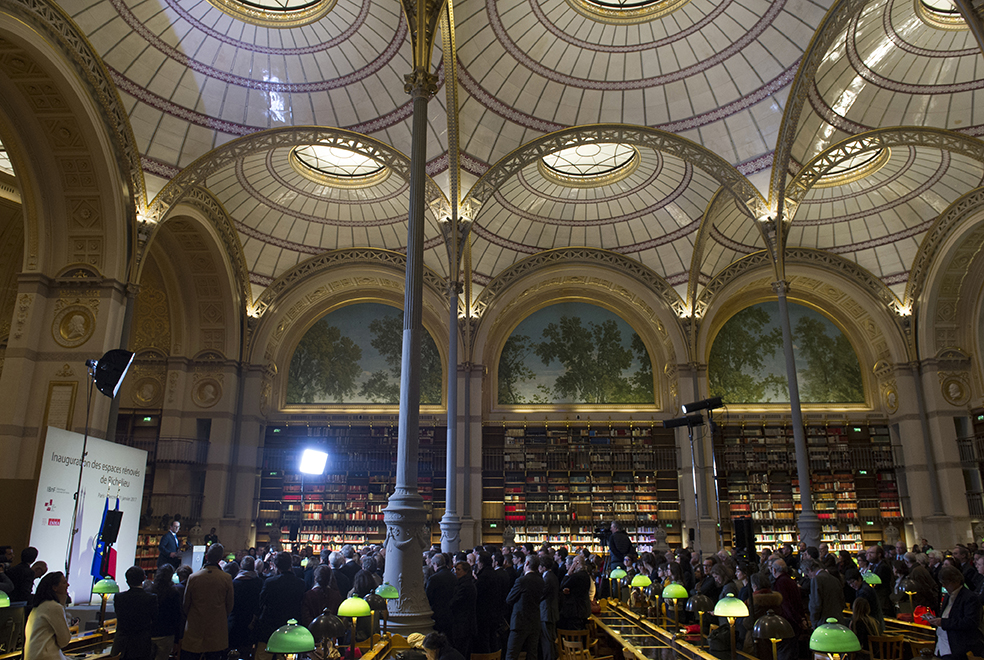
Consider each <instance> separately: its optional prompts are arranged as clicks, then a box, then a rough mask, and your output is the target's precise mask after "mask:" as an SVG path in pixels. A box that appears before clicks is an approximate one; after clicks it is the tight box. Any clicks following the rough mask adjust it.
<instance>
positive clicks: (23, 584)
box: [7, 546, 38, 614]
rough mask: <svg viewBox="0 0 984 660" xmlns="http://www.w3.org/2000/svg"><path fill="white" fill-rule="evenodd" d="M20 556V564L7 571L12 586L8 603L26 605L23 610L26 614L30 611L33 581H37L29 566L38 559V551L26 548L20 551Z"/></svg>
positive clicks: (29, 547)
mask: <svg viewBox="0 0 984 660" xmlns="http://www.w3.org/2000/svg"><path fill="white" fill-rule="evenodd" d="M20 556H21V562H20V563H19V564H16V565H14V566H11V567H10V568H9V569H8V570H7V577H8V578H10V581H11V582H13V584H14V589H13V591H11V592H10V602H11V603H21V602H25V603H27V607H26V608H25V609H24V612H25V614H26V613H27V611H28V610H30V609H31V605H32V603H31V593H32V592H33V591H34V581H35V580H36V579H37V575H35V573H34V569H33V568H31V564H33V563H34V561H35V560H36V559H37V558H38V549H37V548H34V547H31V546H28V547H26V548H24V549H23V550H21V555H20Z"/></svg>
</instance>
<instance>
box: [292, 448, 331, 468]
mask: <svg viewBox="0 0 984 660" xmlns="http://www.w3.org/2000/svg"><path fill="white" fill-rule="evenodd" d="M327 464H328V452H325V451H322V450H320V449H311V448H308V449H305V450H304V451H303V452H302V453H301V463H300V465H299V466H298V469H299V470H300V471H301V472H303V473H304V474H324V473H325V465H327Z"/></svg>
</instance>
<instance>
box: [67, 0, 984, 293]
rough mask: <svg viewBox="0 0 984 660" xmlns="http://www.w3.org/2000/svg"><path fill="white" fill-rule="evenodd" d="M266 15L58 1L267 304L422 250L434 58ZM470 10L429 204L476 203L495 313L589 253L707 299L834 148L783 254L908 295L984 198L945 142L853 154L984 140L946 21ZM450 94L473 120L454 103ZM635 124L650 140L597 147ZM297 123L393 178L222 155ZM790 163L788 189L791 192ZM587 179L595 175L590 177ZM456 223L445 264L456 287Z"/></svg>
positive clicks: (434, 220)
mask: <svg viewBox="0 0 984 660" xmlns="http://www.w3.org/2000/svg"><path fill="white" fill-rule="evenodd" d="M265 1H266V0H256V2H237V0H211V2H199V1H197V0H196V1H193V0H61V1H60V6H61V7H62V8H63V9H64V11H66V12H67V13H68V14H69V15H70V16H71V18H72V19H73V20H74V21H76V23H77V24H78V25H79V27H80V28H81V30H82V31H83V32H84V33H85V34H86V35H87V37H88V39H89V40H90V41H91V43H92V44H93V46H94V47H95V48H96V50H97V51H98V52H99V53H100V54H101V56H102V57H103V59H104V61H105V63H106V65H107V66H108V67H109V69H110V72H111V75H112V77H113V80H114V81H115V83H116V85H117V87H118V90H119V92H120V95H121V97H122V99H123V100H124V103H125V106H126V108H127V110H128V112H129V117H130V121H131V124H132V128H133V132H134V135H135V137H136V140H137V144H138V146H139V148H140V150H141V153H142V156H143V160H142V163H143V167H144V172H145V176H146V177H147V180H148V189H149V190H150V191H151V192H152V193H156V192H157V191H159V190H161V189H162V188H163V187H165V186H166V185H168V182H169V181H171V180H172V179H174V182H172V183H171V184H170V185H171V186H172V188H173V187H174V186H176V185H178V184H179V181H181V180H182V177H181V174H182V172H185V173H187V172H188V171H190V170H195V171H198V172H201V173H204V174H205V175H204V176H203V177H200V178H197V179H195V185H200V186H203V187H205V188H207V189H208V190H209V192H210V193H211V194H212V195H214V196H215V198H216V199H218V200H219V201H220V202H221V203H222V204H223V206H224V208H225V210H226V211H227V212H228V213H229V215H230V217H231V219H232V221H233V224H234V225H235V226H236V227H237V229H238V231H239V233H240V242H241V244H242V246H243V251H244V256H245V262H246V264H247V267H248V269H249V271H250V281H251V283H252V284H253V285H254V290H253V292H252V294H253V295H254V296H258V295H259V293H260V292H261V291H262V289H263V287H265V286H267V285H268V284H269V283H270V282H272V281H273V280H275V279H276V278H278V277H280V276H282V275H283V274H284V273H285V272H287V271H289V270H290V269H291V268H293V267H295V266H297V265H298V264H299V263H301V262H303V261H304V260H305V259H307V258H310V257H311V256H313V255H316V254H320V253H323V252H326V251H330V250H334V249H341V248H346V247H373V248H384V249H391V250H401V249H405V247H406V215H407V208H408V176H407V171H408V170H407V169H406V168H405V167H403V168H401V167H396V166H395V165H394V163H396V162H397V161H400V162H405V161H406V156H405V154H409V153H410V143H411V114H412V112H411V102H410V98H409V96H407V94H406V93H405V92H404V76H405V75H406V74H408V73H410V71H411V69H412V64H411V62H412V57H411V44H410V38H409V32H408V28H407V21H406V18H405V16H404V14H403V11H402V9H401V6H400V4H399V3H398V2H396V1H395V0H334V1H329V0H324V1H323V2H310V3H304V2H299V1H292V2H284V3H278V2H276V0H270V2H271V4H268V5H267V6H266V7H265V8H264V7H262V6H260V5H261V4H262V3H263V2H265ZM453 8H454V12H453V13H454V29H455V38H456V46H457V53H456V59H455V61H453V62H451V61H448V60H446V59H445V55H446V54H445V53H442V48H441V40H440V39H438V40H437V45H436V47H435V49H434V52H433V55H432V60H431V70H432V72H434V73H435V74H437V76H438V83H439V88H438V92H437V94H436V95H435V97H434V98H433V99H432V100H431V101H430V103H429V107H428V112H429V117H428V120H429V121H428V150H427V161H428V162H427V173H428V175H429V177H430V180H431V184H430V186H431V190H432V191H434V192H432V194H431V195H430V198H431V200H432V201H433V198H434V196H435V195H437V196H440V195H439V193H437V192H436V191H437V190H438V187H439V188H440V189H442V190H443V191H444V195H445V196H447V197H450V196H451V195H452V194H453V193H452V190H454V188H453V187H452V186H451V183H450V182H451V181H453V180H455V178H456V177H455V176H453V174H455V173H457V175H458V177H460V180H461V182H462V186H461V190H460V197H461V198H462V200H463V201H464V205H463V207H462V208H464V209H465V211H466V213H469V214H471V215H473V216H474V217H472V218H470V219H472V220H473V221H474V222H473V225H472V231H471V235H470V239H469V240H470V241H471V246H470V252H469V253H467V254H468V255H469V256H468V258H467V259H466V263H465V268H467V269H469V271H470V274H471V282H472V283H473V284H474V285H475V291H474V292H473V295H477V290H479V289H480V288H481V287H482V286H483V285H485V284H487V283H488V282H490V281H491V280H492V279H494V278H495V277H496V276H497V275H499V274H500V273H502V272H503V270H504V269H506V268H509V267H510V266H511V265H513V264H515V263H516V262H517V261H519V260H521V259H523V258H525V257H527V256H529V255H531V254H535V253H538V252H540V251H543V250H548V249H553V248H559V247H568V246H587V247H592V248H598V249H601V250H609V251H613V252H617V253H620V254H622V255H625V256H626V257H628V258H630V259H634V260H637V261H638V262H639V263H640V264H642V265H644V266H646V267H648V268H650V269H651V270H652V271H654V272H655V273H656V274H657V275H659V276H660V277H662V278H664V279H665V280H666V281H667V283H668V284H669V285H670V286H672V287H674V288H675V289H676V290H677V292H678V294H679V295H680V297H681V298H684V299H693V296H694V295H696V292H697V291H698V289H699V288H700V287H701V286H703V285H704V284H706V283H707V282H708V281H709V280H710V279H711V278H713V277H714V276H715V274H717V273H719V272H720V271H721V270H722V269H723V268H725V267H727V266H728V265H729V264H732V263H733V262H734V261H736V260H737V259H740V258H741V257H743V256H745V255H748V254H750V253H752V252H755V251H758V250H761V249H763V247H765V243H764V242H763V238H762V232H761V231H760V228H759V227H758V223H756V221H755V217H756V214H757V213H759V212H761V210H762V209H767V208H769V207H770V206H771V207H772V208H775V200H776V198H778V196H779V192H778V190H772V191H770V190H769V186H770V181H771V183H772V185H773V187H775V186H776V185H781V186H783V187H785V186H786V185H787V184H789V183H790V181H793V180H794V179H793V177H794V176H795V175H796V173H797V172H798V171H799V170H800V169H801V168H803V167H806V166H808V165H809V164H810V163H814V164H815V163H817V162H820V161H824V159H825V158H828V160H829V158H830V156H829V154H832V153H836V154H839V155H838V156H837V157H836V158H837V159H840V162H839V164H834V165H831V167H829V168H828V167H827V166H826V165H824V167H825V168H826V169H825V171H824V174H823V176H820V177H819V178H816V177H814V178H813V179H811V183H810V184H809V187H808V189H799V190H798V192H796V194H795V195H793V197H795V202H796V203H793V204H792V205H791V206H790V208H789V209H788V210H789V216H790V217H788V218H785V220H786V222H787V224H786V226H785V231H784V233H783V236H784V238H785V244H786V245H788V246H790V247H806V248H814V249H820V250H827V251H830V252H833V253H835V254H838V255H841V256H843V257H844V258H847V259H850V260H853V261H855V262H856V263H857V264H859V265H860V266H862V267H863V268H865V269H867V270H868V271H870V272H871V273H872V274H873V275H874V276H875V277H877V278H879V279H880V280H881V281H882V282H883V283H884V284H885V285H886V286H888V287H890V288H891V289H892V290H893V291H894V292H895V293H896V295H897V296H901V295H902V293H903V292H904V289H905V284H906V282H907V280H908V274H909V270H910V269H911V267H912V263H913V260H914V258H915V255H916V253H917V251H918V250H919V246H920V241H921V239H922V238H923V236H924V235H925V233H926V231H927V230H928V228H929V227H930V226H931V225H932V223H933V221H934V219H935V218H936V217H937V216H938V215H939V214H940V213H941V212H943V210H945V209H946V207H947V205H949V204H950V203H952V202H953V201H954V200H956V199H957V198H959V197H960V196H961V195H963V194H964V193H966V192H967V191H969V190H971V189H973V188H975V187H977V186H979V185H981V183H982V178H984V167H982V163H981V160H980V158H978V157H977V155H975V154H974V153H971V152H972V151H973V150H972V149H967V148H958V149H956V150H954V148H953V147H952V145H951V144H950V143H948V142H947V141H946V139H943V138H940V139H938V140H936V142H932V140H930V141H929V142H932V143H924V144H912V143H910V142H907V141H906V140H896V142H898V144H894V143H893V145H891V146H885V147H884V148H881V149H874V148H872V149H869V150H868V155H867V156H865V157H864V158H860V157H859V158H853V157H852V158H851V159H848V158H846V157H843V158H842V156H843V153H842V152H841V151H838V149H839V146H838V145H839V143H842V142H843V141H845V140H850V139H853V138H855V137H857V136H863V135H866V134H867V132H869V131H872V130H875V129H879V128H884V127H889V126H913V127H919V128H921V129H934V130H935V129H939V130H942V131H952V132H953V134H956V135H959V136H961V139H970V140H975V139H976V137H977V136H978V135H980V134H981V132H982V131H984V97H982V96H981V94H982V93H984V61H982V57H981V46H980V44H978V42H977V41H976V40H975V39H974V36H973V33H972V32H971V31H970V30H968V29H967V25H966V24H965V23H964V22H963V20H962V18H961V17H960V15H959V14H958V13H957V12H956V11H955V10H953V9H952V7H951V6H950V5H948V4H947V3H946V1H945V0H933V2H932V3H931V4H930V3H928V2H926V1H925V0H876V1H872V2H867V3H866V2H863V1H861V0H840V1H839V2H837V3H832V2H811V1H805V0H800V1H797V2H793V1H792V0H777V1H775V2H768V1H766V0H648V1H643V2H619V1H617V0H461V1H459V2H454V5H453ZM824 26H826V27H824ZM804 62H809V66H808V67H806V68H804V66H806V65H804ZM449 76H450V77H455V78H456V79H455V82H456V85H457V87H456V89H454V90H451V91H456V92H457V97H456V98H457V108H455V107H451V108H449V107H448V101H447V98H448V95H447V92H448V91H449V90H448V89H447V87H446V86H447V85H448V84H449V83H450V82H451V80H449ZM790 108H792V109H793V111H790ZM619 126H623V127H626V126H627V127H629V128H637V129H639V130H642V131H644V132H645V133H646V135H647V136H649V137H646V138H645V139H636V138H633V139H625V140H619V139H614V138H612V139H602V137H600V132H601V131H603V130H616V129H617V127H619ZM285 127H317V128H312V129H311V130H312V131H318V130H320V131H322V132H325V131H328V132H330V131H332V130H335V129H344V130H343V131H342V132H343V133H344V134H345V135H362V136H366V139H365V140H364V143H365V145H370V144H371V145H376V146H374V147H373V148H374V149H375V148H382V149H383V150H384V151H386V153H387V154H388V155H387V156H386V158H388V159H390V160H389V161H387V162H389V163H390V165H391V166H393V167H392V172H391V173H390V174H389V175H387V176H383V175H380V174H379V173H378V172H377V173H376V174H377V175H379V176H377V177H376V178H375V179H371V177H370V178H368V179H366V180H365V181H363V184H364V185H363V184H358V185H354V184H352V181H351V180H348V181H345V180H343V179H345V177H344V176H343V177H341V178H339V177H334V178H333V177H332V175H329V176H327V178H320V179H319V178H318V177H317V176H315V177H311V176H306V175H304V174H303V171H302V170H300V169H298V167H297V159H296V158H295V156H294V155H292V154H295V151H294V148H295V147H303V146H304V145H305V143H304V140H303V139H301V138H300V137H297V136H296V135H295V136H294V137H293V138H290V139H284V140H281V141H280V142H279V143H276V144H271V143H270V142H269V141H267V142H264V145H265V146H263V147H257V148H256V149H255V150H254V151H252V152H250V153H246V154H243V155H241V156H239V157H237V158H235V159H231V160H230V159H228V158H225V159H224V160H223V159H220V158H219V154H220V153H223V148H224V145H227V143H229V142H231V141H233V140H238V141H239V142H237V143H236V144H247V143H248V140H249V138H248V137H247V136H253V135H256V134H265V133H264V132H269V131H271V130H274V131H275V130H277V129H283V128H285ZM612 127H615V128H612ZM305 130H307V129H306V128H305ZM558 131H573V132H574V133H573V134H576V135H578V136H580V137H578V138H577V140H575V142H576V143H577V144H581V145H582V146H583V145H593V146H591V148H588V149H582V150H581V152H576V151H572V152H570V153H571V154H574V156H572V157H568V156H569V155H570V154H567V153H566V152H565V153H561V152H562V151H563V150H564V149H568V148H571V149H573V148H574V147H575V146H576V145H575V144H574V143H571V144H564V143H561V142H558V141H556V140H554V141H551V140H550V139H549V136H548V134H552V133H554V132H558ZM937 132H938V133H939V131H937ZM939 135H942V136H945V135H946V133H939ZM544 136H548V137H547V138H545V137H544ZM783 136H788V137H785V138H784V137H783ZM455 138H456V139H455ZM291 140H293V142H292V141H291ZM781 140H785V142H781ZM356 142H358V141H356ZM455 144H457V145H458V150H457V151H456V150H455V146H454V145H455ZM572 145H574V146H572ZM599 145H600V146H599ZM841 146H842V145H841ZM360 149H361V147H356V148H355V151H356V152H358V151H359V150H360ZM619 149H621V151H619ZM598 154H600V155H598ZM619 154H621V155H619ZM780 155H781V156H782V161H783V162H782V163H778V162H777V163H776V165H777V166H778V167H780V168H783V167H785V168H786V169H784V170H782V171H776V172H773V160H774V159H775V158H778V157H779V156H780ZM572 158H573V160H572ZM592 158H595V159H596V162H594V163H592V162H590V161H591V159H592ZM577 159H581V160H582V161H583V162H580V161H578V162H575V161H577ZM605 159H607V160H605ZM619 159H621V160H619ZM219 160H221V163H219ZM213 161H214V162H213ZM824 162H826V161H824ZM551 163H552V164H553V165H552V164H551ZM557 163H561V164H560V166H558V167H554V165H556V164H557ZM585 163H587V165H585ZM606 163H607V164H606ZM329 165H330V164H329ZM582 166H583V167H587V168H588V169H591V168H594V170H592V172H588V173H585V172H582V171H579V170H578V171H575V170H577V168H579V167H582ZM583 167H582V169H583ZM564 168H568V169H567V170H565V169H564ZM570 168H574V170H571V169H570ZM370 169H372V168H370ZM506 170H508V173H506ZM828 170H829V171H828ZM599 172H600V174H599ZM346 176H348V175H346ZM370 179H371V180H370ZM492 180H494V182H495V183H494V190H490V191H486V189H487V188H488V186H489V185H491V184H490V183H489V182H490V181H492ZM476 184H477V185H476ZM476 191H479V192H476ZM784 194H787V195H789V194H791V193H789V192H788V191H787V192H786V193H784ZM770 195H771V200H770ZM179 196H180V195H178V197H179ZM151 201H152V200H146V202H147V203H151ZM454 201H457V200H454ZM470 202H473V203H471V204H469V203H470ZM444 205H445V206H447V203H446V202H445V203H444ZM436 213H437V211H436V210H435V209H434V208H431V209H430V210H429V211H428V220H427V229H426V240H427V253H426V263H427V265H428V266H429V267H430V268H432V269H433V270H434V271H435V272H436V273H438V274H440V275H442V276H447V274H448V272H449V267H448V265H447V254H446V251H445V250H444V248H443V245H442V243H441V232H440V228H439V222H438V221H439V220H440V218H438V217H437V215H436Z"/></svg>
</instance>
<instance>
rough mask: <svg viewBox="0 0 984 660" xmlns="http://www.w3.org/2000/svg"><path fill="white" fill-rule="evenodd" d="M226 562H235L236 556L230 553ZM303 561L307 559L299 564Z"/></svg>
mask: <svg viewBox="0 0 984 660" xmlns="http://www.w3.org/2000/svg"><path fill="white" fill-rule="evenodd" d="M226 561H236V555H234V554H233V553H231V552H230V553H229V554H227V555H226ZM305 561H307V559H305V560H304V561H302V562H301V564H304V562H305ZM304 565H305V566H307V564H304Z"/></svg>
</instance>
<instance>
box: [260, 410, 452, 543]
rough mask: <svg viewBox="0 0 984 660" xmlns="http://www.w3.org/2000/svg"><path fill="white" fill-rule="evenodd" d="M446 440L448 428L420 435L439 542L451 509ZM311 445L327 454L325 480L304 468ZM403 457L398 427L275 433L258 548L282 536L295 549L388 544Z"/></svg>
mask: <svg viewBox="0 0 984 660" xmlns="http://www.w3.org/2000/svg"><path fill="white" fill-rule="evenodd" d="M445 438H446V431H445V429H444V428H438V427H426V428H421V429H420V448H419V455H418V464H417V468H418V479H417V488H418V492H419V493H420V495H421V496H422V497H423V499H424V503H425V506H426V508H427V511H428V515H429V518H430V520H431V521H432V525H431V530H432V532H431V534H432V541H433V540H438V541H439V540H440V529H439V528H438V527H437V522H438V521H439V520H440V517H441V515H442V514H443V507H444V473H445V471H446V466H445V464H444V460H445V452H446V449H445V447H444V442H445ZM311 445H318V446H319V447H323V448H324V449H325V450H326V451H327V452H328V455H329V460H328V464H327V466H326V468H325V472H324V474H322V475H317V476H312V475H304V474H301V473H300V472H299V471H298V470H297V465H298V461H299V459H300V455H301V452H302V451H303V450H304V449H305V448H306V447H308V446H311ZM396 459H397V430H396V428H395V427H393V426H389V425H384V426H373V425H366V426H350V425H346V426H308V425H296V426H273V427H269V428H268V429H267V432H266V441H265V444H264V448H263V469H262V472H261V476H260V497H259V502H258V505H257V515H256V525H257V543H258V544H263V543H267V542H270V541H271V540H273V539H274V538H279V541H280V543H281V544H282V545H283V546H284V547H285V548H288V549H290V550H291V551H297V550H299V549H300V548H303V547H304V546H306V545H311V546H314V547H315V548H320V547H322V546H326V545H327V546H333V547H338V546H339V545H342V544H345V543H349V544H353V545H365V544H368V543H382V542H383V540H384V537H385V532H386V530H385V525H384V524H383V509H384V508H385V506H386V502H387V500H388V499H389V496H390V495H391V494H392V493H393V491H394V489H395V487H396ZM435 497H436V498H437V499H436V500H435Z"/></svg>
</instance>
